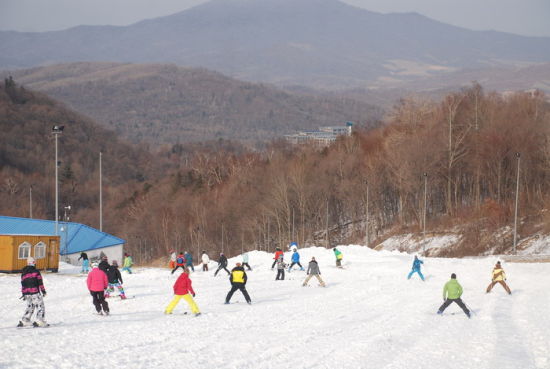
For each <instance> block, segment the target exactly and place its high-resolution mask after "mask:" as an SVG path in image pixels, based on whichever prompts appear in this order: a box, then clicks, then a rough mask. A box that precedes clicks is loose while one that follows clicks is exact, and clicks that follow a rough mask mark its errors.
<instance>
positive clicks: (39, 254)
mask: <svg viewBox="0 0 550 369" xmlns="http://www.w3.org/2000/svg"><path fill="white" fill-rule="evenodd" d="M45 257H46V244H45V243H44V242H42V241H40V242H38V243H37V244H36V245H34V258H35V259H44V258H45Z"/></svg>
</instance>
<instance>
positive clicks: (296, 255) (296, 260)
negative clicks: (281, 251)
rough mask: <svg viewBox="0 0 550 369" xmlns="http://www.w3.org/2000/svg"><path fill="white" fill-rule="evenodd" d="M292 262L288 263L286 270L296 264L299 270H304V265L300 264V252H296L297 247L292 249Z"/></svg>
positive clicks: (289, 269)
mask: <svg viewBox="0 0 550 369" xmlns="http://www.w3.org/2000/svg"><path fill="white" fill-rule="evenodd" d="M291 260H292V262H291V263H290V267H289V268H288V272H289V273H290V271H291V270H292V267H293V266H294V265H296V264H298V266H299V267H300V270H304V267H303V266H302V264H300V254H299V253H298V250H297V249H294V252H293V253H292V259H291Z"/></svg>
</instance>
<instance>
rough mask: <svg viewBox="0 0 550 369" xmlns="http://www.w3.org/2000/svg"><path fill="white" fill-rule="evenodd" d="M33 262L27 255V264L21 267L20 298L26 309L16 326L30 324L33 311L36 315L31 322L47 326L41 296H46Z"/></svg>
mask: <svg viewBox="0 0 550 369" xmlns="http://www.w3.org/2000/svg"><path fill="white" fill-rule="evenodd" d="M35 264H36V262H35V261H34V259H33V258H32V257H29V258H28V259H27V266H26V267H25V268H23V272H22V273H21V293H22V294H23V296H22V298H23V299H24V300H25V302H26V303H27V309H26V310H25V314H23V318H21V320H20V321H19V324H17V326H18V327H24V326H26V325H30V324H31V318H32V317H33V315H34V313H36V317H35V320H34V322H33V323H32V325H33V326H35V327H47V326H48V323H46V320H45V315H46V309H45V308H44V299H43V298H42V297H43V296H46V289H45V288H44V283H43V282H42V275H41V274H40V271H39V270H38V269H36V266H35Z"/></svg>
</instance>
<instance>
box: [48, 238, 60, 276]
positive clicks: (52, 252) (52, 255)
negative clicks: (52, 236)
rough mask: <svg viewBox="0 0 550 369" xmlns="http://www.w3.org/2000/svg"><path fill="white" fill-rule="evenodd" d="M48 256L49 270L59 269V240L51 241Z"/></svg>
mask: <svg viewBox="0 0 550 369" xmlns="http://www.w3.org/2000/svg"><path fill="white" fill-rule="evenodd" d="M47 253H48V254H47V255H48V262H47V265H48V266H47V268H53V269H57V266H58V264H59V260H57V259H58V258H59V254H58V244H57V240H50V244H49V245H48V248H47Z"/></svg>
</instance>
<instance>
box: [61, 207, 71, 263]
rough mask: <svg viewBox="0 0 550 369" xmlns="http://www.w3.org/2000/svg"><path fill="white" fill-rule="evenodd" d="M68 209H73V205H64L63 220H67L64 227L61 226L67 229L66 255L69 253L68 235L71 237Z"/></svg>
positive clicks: (62, 228)
mask: <svg viewBox="0 0 550 369" xmlns="http://www.w3.org/2000/svg"><path fill="white" fill-rule="evenodd" d="M67 210H68V211H71V205H67V206H64V207H63V221H64V222H65V224H64V225H63V227H61V230H62V231H63V230H64V231H65V245H64V250H65V255H67V254H68V250H67V248H68V244H69V240H68V237H69V223H68V222H69V216H68V215H67Z"/></svg>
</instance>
